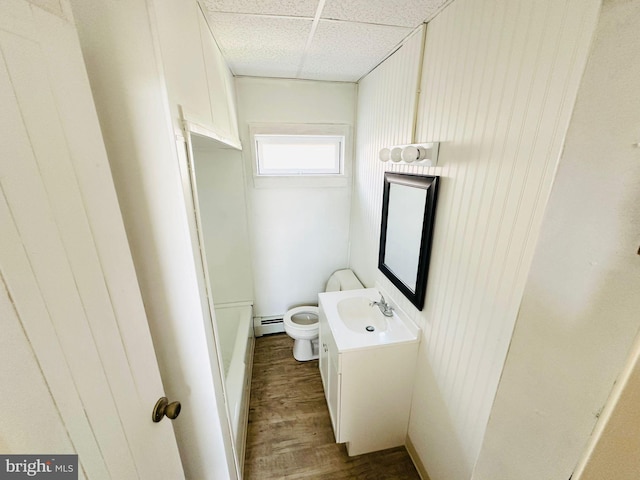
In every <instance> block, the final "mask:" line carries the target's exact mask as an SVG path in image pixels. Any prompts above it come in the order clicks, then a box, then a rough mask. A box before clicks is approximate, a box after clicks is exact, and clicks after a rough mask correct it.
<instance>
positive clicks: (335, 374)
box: [327, 352, 342, 442]
mask: <svg viewBox="0 0 640 480" xmlns="http://www.w3.org/2000/svg"><path fill="white" fill-rule="evenodd" d="M341 378H342V376H341V375H340V373H339V370H338V355H337V352H336V355H329V389H328V392H327V393H328V398H327V405H328V406H329V415H330V416H331V425H332V426H333V434H334V436H335V438H336V442H340V383H341V382H340V380H341Z"/></svg>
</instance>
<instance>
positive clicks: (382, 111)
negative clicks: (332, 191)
mask: <svg viewBox="0 0 640 480" xmlns="http://www.w3.org/2000/svg"><path fill="white" fill-rule="evenodd" d="M598 7H599V2H598V1H597V0H591V1H589V2H587V3H585V2H581V1H577V0H566V1H561V2H555V1H551V0H545V1H541V2H507V1H498V2H495V1H489V0H483V1H476V2H473V1H468V0H458V1H456V2H453V3H451V4H450V5H449V6H448V7H447V8H445V9H444V10H443V11H442V12H441V13H440V14H439V15H438V16H437V17H436V18H435V19H434V20H432V21H431V22H430V23H429V24H428V25H427V32H426V40H425V48H424V63H423V69H422V78H421V80H420V100H419V103H418V119H417V127H416V134H415V141H418V142H420V141H424V142H428V141H438V142H441V144H440V157H439V160H438V166H437V167H431V168H426V167H419V166H408V165H384V164H382V163H381V162H379V161H377V150H379V149H380V148H381V147H383V146H385V145H389V144H393V143H402V141H403V140H405V139H408V138H410V136H409V135H408V134H407V132H406V130H404V129H403V127H402V126H401V125H402V123H401V122H398V121H397V119H398V118H402V115H403V114H404V115H406V112H407V111H409V110H410V109H411V106H410V105H407V104H403V102H402V101H401V100H400V99H397V100H396V102H395V103H394V101H393V100H392V99H391V98H390V97H389V96H390V95H391V96H392V97H393V96H394V95H399V91H400V90H402V89H403V88H404V89H406V88H408V87H407V84H410V82H411V78H410V75H409V76H406V73H405V74H404V75H405V77H404V78H403V79H399V77H394V73H395V72H397V71H399V69H398V67H397V64H398V63H399V62H401V61H403V60H407V61H409V55H408V53H409V49H410V43H408V44H406V45H405V46H403V48H401V49H400V50H399V51H398V52H396V54H395V55H393V56H392V57H390V58H389V59H388V60H387V61H386V62H384V63H383V64H382V65H380V66H379V67H378V68H377V69H376V70H374V71H373V72H372V73H371V74H369V75H368V76H367V77H365V78H364V79H362V80H361V82H360V87H359V99H358V121H359V126H358V140H357V142H358V143H357V144H358V152H357V165H356V169H355V170H356V179H355V180H356V181H355V185H354V200H353V205H354V207H353V208H354V209H353V213H352V232H353V233H352V247H351V263H352V266H353V268H354V269H355V270H356V272H357V273H358V274H359V275H360V276H361V277H363V280H364V281H365V283H367V284H368V285H371V284H372V283H373V281H374V280H375V281H377V282H378V284H379V285H380V287H381V288H383V289H384V290H387V291H388V293H390V294H391V297H392V299H393V301H395V302H396V303H397V304H398V305H399V306H400V307H401V308H403V309H406V310H408V311H409V313H410V314H411V315H412V316H413V317H414V318H415V319H416V320H417V321H418V323H419V324H420V325H421V326H422V329H423V341H422V344H421V351H420V355H419V365H418V375H417V377H416V383H415V391H414V399H413V410H412V417H411V422H410V426H409V436H410V439H411V442H412V444H413V445H414V447H415V449H416V452H417V454H418V455H419V456H420V460H421V461H422V462H423V463H424V464H425V465H426V467H427V469H428V471H429V475H430V476H431V478H432V480H444V479H447V480H458V479H459V480H467V479H469V478H470V477H471V471H472V469H473V465H474V463H475V461H476V458H477V456H478V453H479V450H480V446H481V444H482V439H483V435H484V432H485V428H486V424H487V419H488V417H489V413H490V411H491V406H492V402H493V399H494V396H495V392H496V388H497V384H498V380H499V378H500V373H501V371H502V365H503V363H504V358H505V355H506V352H507V348H508V346H509V341H510V337H511V333H512V330H513V325H514V322H515V319H516V315H517V311H518V307H519V305H520V301H521V298H522V291H523V288H524V282H525V280H526V277H527V274H528V271H529V266H530V263H531V258H532V252H533V247H534V246H535V244H536V241H537V237H538V232H539V227H540V222H541V217H542V214H543V212H544V209H545V206H546V201H547V198H548V195H549V191H550V187H551V184H552V181H553V176H554V173H555V169H556V165H557V160H558V157H559V154H560V152H561V148H562V142H563V140H564V135H565V133H566V128H567V125H568V121H569V117H570V114H571V111H572V108H573V104H574V100H575V96H576V91H577V87H578V84H579V81H580V78H581V74H582V71H583V68H584V64H585V61H586V58H587V53H588V48H589V42H590V38H591V35H592V32H593V28H594V22H595V18H596V15H597V11H598ZM390 81H395V84H393V87H390V84H389V83H388V82H390ZM390 92H392V93H390ZM394 99H395V97H394ZM405 101H406V99H405ZM398 112H400V117H398V116H397V115H398ZM403 112H404V113H403ZM385 168H389V169H393V170H396V171H402V172H411V173H424V174H436V175H439V176H440V177H441V179H442V182H441V189H440V195H439V200H438V211H437V215H436V226H435V237H434V242H433V250H432V257H431V271H430V273H429V285H428V287H427V298H426V304H425V308H424V310H423V311H422V312H417V311H416V310H415V309H414V308H413V307H412V306H411V305H410V304H408V302H406V300H405V299H404V298H403V297H402V296H401V295H400V294H399V293H398V292H397V290H395V289H394V287H393V286H392V285H391V284H390V283H389V282H387V281H386V279H384V277H382V275H379V274H377V273H376V258H377V256H376V252H377V248H378V235H379V221H380V220H379V218H380V201H381V197H380V196H381V190H382V175H383V172H384V170H385Z"/></svg>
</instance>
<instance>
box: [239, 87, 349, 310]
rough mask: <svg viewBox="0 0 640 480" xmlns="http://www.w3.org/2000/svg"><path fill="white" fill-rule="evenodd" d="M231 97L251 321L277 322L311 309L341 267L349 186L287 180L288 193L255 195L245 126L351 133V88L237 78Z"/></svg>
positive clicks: (272, 189) (268, 189)
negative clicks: (240, 164) (247, 232)
mask: <svg viewBox="0 0 640 480" xmlns="http://www.w3.org/2000/svg"><path fill="white" fill-rule="evenodd" d="M236 89H237V96H238V118H239V128H240V138H241V140H242V143H243V145H244V146H245V148H244V150H243V157H244V167H245V175H246V178H247V190H248V202H249V225H250V229H251V236H252V257H253V262H254V265H253V271H254V282H255V283H254V291H255V315H256V316H281V315H282V314H284V313H285V312H286V311H287V309H289V308H290V307H292V306H294V305H303V304H316V303H317V301H318V300H317V295H318V292H320V291H322V290H324V287H325V283H326V281H327V279H328V277H329V275H330V274H331V273H332V272H333V271H334V270H337V269H340V268H345V267H347V265H348V244H349V214H350V202H351V184H350V182H349V183H347V184H346V185H344V186H339V187H338V186H336V187H326V186H317V187H316V186H309V184H308V183H307V184H306V185H304V186H302V185H301V184H300V183H299V182H298V180H299V179H293V181H292V182H290V183H288V184H286V185H282V184H280V185H279V186H261V187H259V188H256V187H255V186H254V183H253V164H252V162H253V158H252V155H251V148H250V144H251V140H250V138H249V125H250V124H252V123H273V124H278V123H290V124H291V123H293V124H296V123H297V124H312V123H320V124H347V125H354V124H355V104H356V85H355V84H351V83H330V82H315V81H302V80H281V79H262V78H237V79H236ZM350 153H351V152H348V153H347V154H348V155H349V154H350ZM349 156H350V155H349Z"/></svg>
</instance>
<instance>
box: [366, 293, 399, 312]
mask: <svg viewBox="0 0 640 480" xmlns="http://www.w3.org/2000/svg"><path fill="white" fill-rule="evenodd" d="M374 305H377V306H378V308H379V309H380V311H381V312H382V314H383V315H384V316H385V317H393V308H392V307H391V305H389V304H388V303H387V301H386V300H385V299H384V297H383V296H382V294H380V301H379V302H375V301H374V302H371V303H369V306H370V307H373V306H374Z"/></svg>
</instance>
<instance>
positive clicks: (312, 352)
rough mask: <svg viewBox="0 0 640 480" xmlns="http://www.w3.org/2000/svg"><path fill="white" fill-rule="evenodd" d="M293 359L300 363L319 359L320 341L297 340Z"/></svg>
mask: <svg viewBox="0 0 640 480" xmlns="http://www.w3.org/2000/svg"><path fill="white" fill-rule="evenodd" d="M293 358H295V359H296V360H298V361H299V362H308V361H309V360H317V359H318V339H317V338H316V339H313V340H303V339H300V338H297V339H296V340H295V341H294V342H293Z"/></svg>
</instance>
